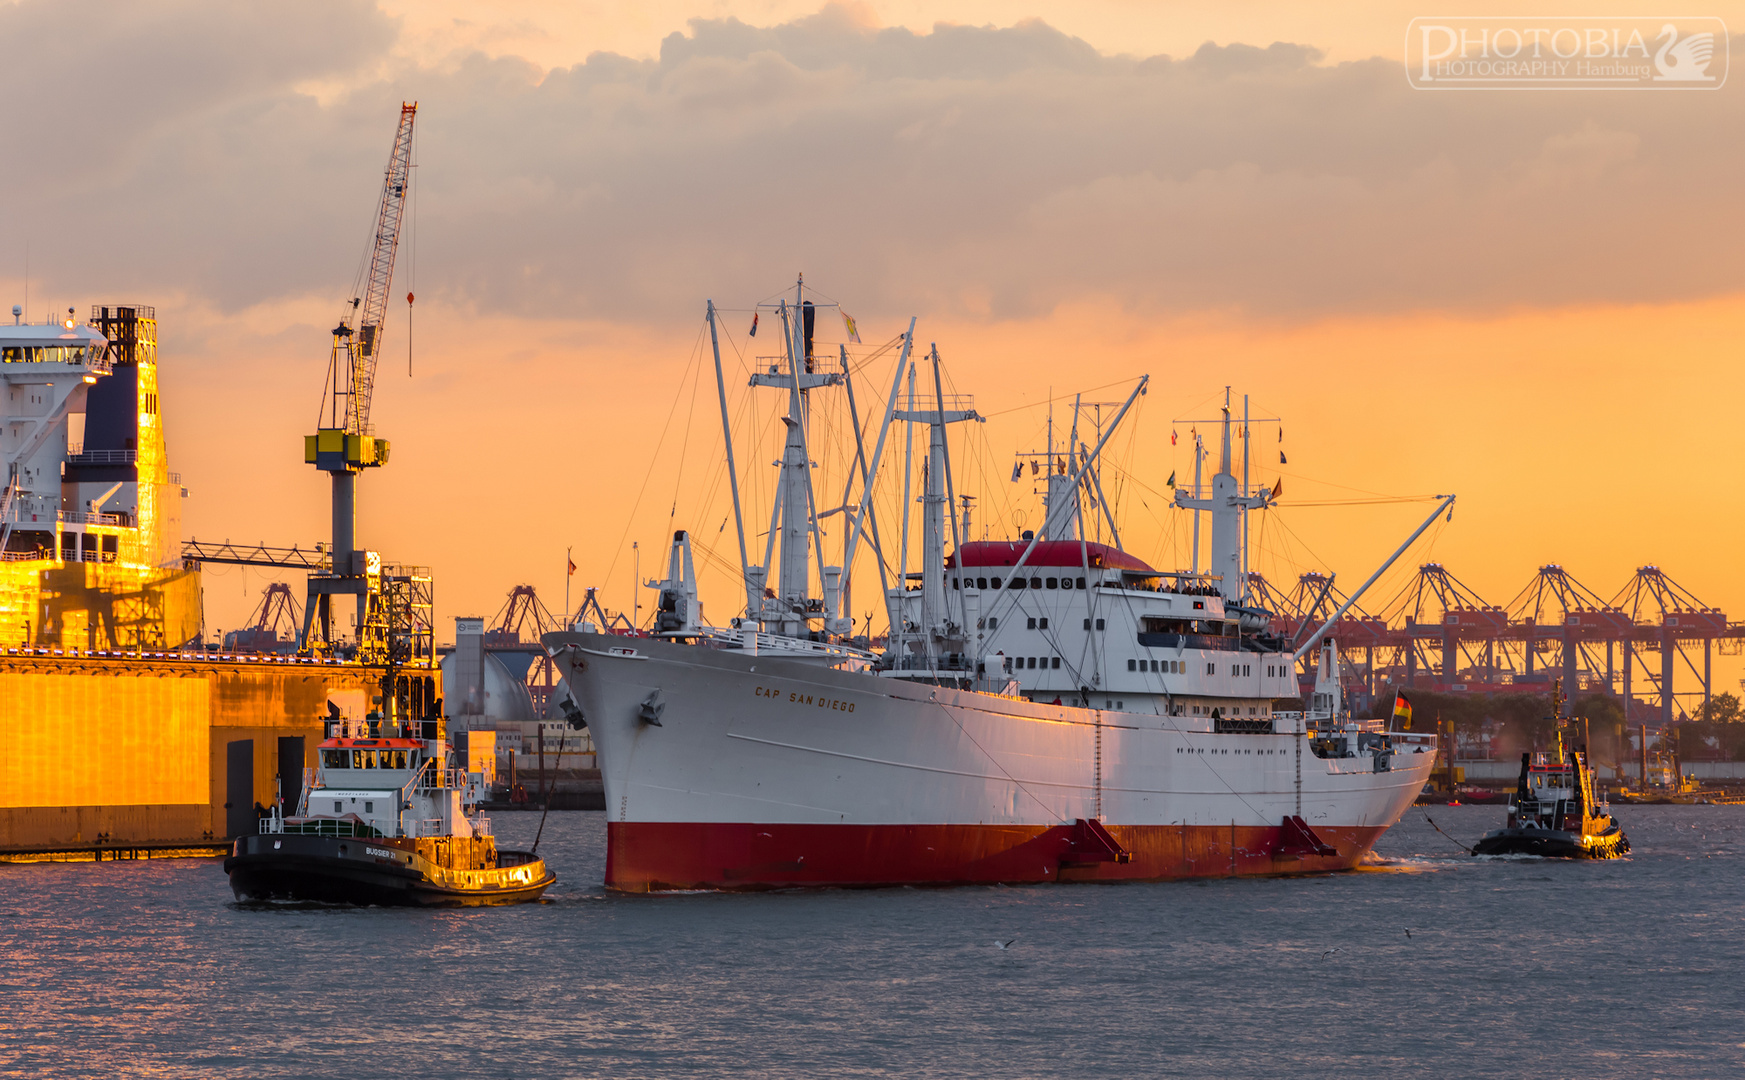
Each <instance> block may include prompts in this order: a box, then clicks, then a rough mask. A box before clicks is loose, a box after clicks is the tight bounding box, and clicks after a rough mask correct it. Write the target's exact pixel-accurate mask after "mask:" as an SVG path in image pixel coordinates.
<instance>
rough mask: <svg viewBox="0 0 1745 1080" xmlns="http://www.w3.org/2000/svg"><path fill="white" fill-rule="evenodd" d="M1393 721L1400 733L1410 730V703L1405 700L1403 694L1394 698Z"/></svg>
mask: <svg viewBox="0 0 1745 1080" xmlns="http://www.w3.org/2000/svg"><path fill="white" fill-rule="evenodd" d="M1394 720H1395V721H1396V722H1397V723H1398V724H1399V726H1400V727H1399V729H1400V730H1401V731H1410V730H1412V703H1411V702H1410V701H1407V700H1406V695H1405V694H1399V695H1397V696H1396V697H1395V698H1394Z"/></svg>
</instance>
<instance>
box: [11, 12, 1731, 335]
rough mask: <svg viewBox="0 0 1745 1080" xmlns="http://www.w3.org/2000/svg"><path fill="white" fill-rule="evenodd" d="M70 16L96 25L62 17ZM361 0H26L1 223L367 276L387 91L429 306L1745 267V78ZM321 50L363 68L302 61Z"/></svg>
mask: <svg viewBox="0 0 1745 1080" xmlns="http://www.w3.org/2000/svg"><path fill="white" fill-rule="evenodd" d="M74 26H76V27H77V28H78V32H77V33H76V34H75V33H73V32H72V31H71V29H70V28H71V27H74ZM398 33H399V28H398V25H397V24H396V23H395V22H394V21H393V20H391V19H388V18H386V17H385V16H383V15H381V14H380V13H379V12H377V11H376V10H375V9H373V8H372V7H370V6H369V5H367V4H362V3H346V2H342V0H329V2H327V3H322V4H295V5H282V6H270V5H242V6H236V5H224V4H216V3H214V4H201V3H193V2H188V3H173V4H172V3H166V4H159V5H146V6H109V5H102V4H94V3H90V2H88V0H86V2H84V3H81V4H79V5H76V6H69V5H67V4H52V5H51V4H47V3H40V2H37V3H24V4H21V5H18V6H15V7H10V8H5V9H0V34H3V35H4V36H5V37H6V39H7V40H13V41H19V40H30V41H33V42H35V41H40V42H42V46H41V47H33V48H31V49H28V50H20V51H18V54H17V55H16V56H15V58H14V62H13V64H12V65H11V66H10V67H9V68H8V71H7V72H6V73H5V74H4V76H0V78H3V79H4V80H5V82H4V83H3V84H0V85H4V86H5V88H6V90H7V93H8V97H9V99H10V100H13V101H15V102H18V103H19V104H18V108H17V110H16V115H15V126H14V130H15V131H17V132H19V134H18V135H17V136H16V137H17V138H18V139H19V140H20V146H21V148H23V149H25V150H27V151H28V152H26V153H23V154H18V155H14V156H13V159H14V160H15V161H17V160H22V161H29V162H31V165H30V167H27V168H12V169H8V170H7V171H6V174H5V176H4V177H3V178H0V195H3V196H4V199H5V202H6V204H7V205H8V206H9V207H10V208H11V212H10V213H9V214H7V215H6V217H5V219H4V220H3V221H0V243H4V244H8V245H10V246H11V247H13V248H14V250H16V249H18V248H20V247H21V246H22V244H23V243H24V242H25V241H26V240H28V241H29V243H30V244H31V250H32V253H33V255H32V257H33V260H34V261H35V263H36V265H37V266H38V267H39V268H40V269H39V271H38V272H39V273H40V274H45V275H47V276H48V277H49V278H51V279H52V280H53V282H54V286H53V287H54V288H55V289H58V290H59V291H60V292H66V291H69V290H72V289H83V290H88V289H106V290H110V294H111V295H114V294H117V293H120V292H125V293H127V294H128V295H137V296H140V297H142V298H146V299H149V298H151V297H152V296H154V295H163V294H166V293H173V294H176V295H185V296H188V297H191V298H196V299H197V300H198V301H199V302H201V303H203V304H209V305H211V306H213V307H215V308H216V309H218V310H221V311H241V310H244V309H248V308H250V307H252V306H255V305H261V304H268V303H273V302H276V301H281V300H284V299H286V298H289V297H297V296H308V295H328V296H332V297H333V298H334V299H335V301H336V302H337V301H338V300H341V299H343V297H342V296H341V294H342V293H343V292H344V291H345V289H346V287H347V285H348V283H349V281H350V275H351V272H352V270H353V268H354V266H355V262H356V259H357V257H358V253H359V251H360V250H361V248H362V246H363V243H364V241H365V239H366V237H367V229H368V224H369V222H368V214H369V211H370V210H371V208H372V207H373V204H374V197H375V190H374V183H375V181H376V178H377V177H378V176H379V175H380V170H381V168H382V165H383V163H384V161H385V158H386V153H387V145H388V139H389V135H390V133H391V131H392V126H393V121H394V107H395V106H396V105H397V104H398V103H399V101H400V100H402V99H407V100H412V99H416V100H418V101H419V102H420V104H421V109H420V113H419V127H420V134H419V166H420V167H419V172H418V192H419V195H418V211H417V229H418V273H419V294H420V297H421V301H423V300H425V299H428V301H429V302H433V303H444V304H449V305H454V306H458V307H461V308H464V309H467V310H475V311H479V312H489V313H493V314H515V315H519V316H525V317H538V316H569V317H586V318H608V319H625V320H637V319H650V318H657V319H658V318H666V317H669V316H671V315H672V314H673V313H675V312H679V311H682V312H686V313H690V312H693V311H694V310H695V308H696V307H697V306H698V305H699V304H700V302H701V299H702V298H703V297H704V296H709V295H714V296H716V297H717V298H718V299H721V300H723V301H726V302H731V301H744V300H749V299H753V298H756V297H758V296H761V295H762V294H764V293H765V292H769V291H773V290H774V289H775V288H778V287H780V286H781V284H782V283H783V282H785V281H789V280H791V279H792V275H793V273H794V272H795V271H797V270H804V271H805V272H806V273H807V274H808V278H809V279H810V280H812V281H814V282H816V283H818V284H819V285H820V287H823V288H825V289H826V291H827V292H829V293H830V294H832V295H834V296H836V297H838V298H839V299H842V300H843V301H845V302H847V303H848V304H849V305H850V307H851V309H854V310H857V311H862V312H865V313H868V314H873V313H882V314H885V315H888V316H891V317H896V316H898V315H901V314H907V313H909V312H918V313H921V314H923V315H942V316H953V315H972V316H983V317H993V318H1003V317H1033V316H1036V315H1038V314H1044V313H1046V312H1047V311H1049V310H1051V309H1052V308H1054V307H1055V306H1056V305H1059V304H1061V303H1065V302H1071V301H1075V300H1079V299H1084V298H1098V297H1100V298H1113V299H1114V300H1116V301H1118V302H1119V303H1120V304H1122V305H1123V306H1125V307H1127V308H1129V309H1131V310H1134V311H1138V312H1142V313H1144V312H1154V313H1179V312H1186V311H1196V310H1220V311H1235V312H1239V313H1242V314H1244V315H1246V316H1249V317H1254V318H1266V319H1286V320H1291V319H1306V318H1316V317H1321V316H1324V315H1327V314H1349V313H1376V312H1379V313H1387V312H1395V311H1401V310H1418V309H1440V310H1456V311H1458V310H1473V309H1493V308H1497V307H1510V306H1518V305H1525V306H1533V305H1564V304H1580V303H1607V302H1636V301H1661V300H1669V299H1686V298H1695V297H1700V296H1705V295H1713V294H1718V293H1722V292H1728V291H1732V290H1736V289H1738V288H1739V287H1740V285H1741V281H1740V274H1741V271H1740V269H1739V267H1738V266H1737V265H1736V260H1731V259H1730V258H1728V257H1727V256H1728V255H1729V254H1730V253H1729V252H1728V251H1727V249H1726V248H1724V247H1723V246H1722V245H1719V244H1716V243H1714V242H1712V240H1708V239H1706V238H1710V237H1715V236H1720V235H1729V234H1730V233H1731V232H1733V231H1735V230H1737V228H1738V227H1739V224H1740V221H1739V214H1740V211H1739V210H1738V209H1737V208H1736V207H1735V203H1736V200H1735V199H1733V198H1732V189H1733V188H1734V187H1735V186H1736V184H1735V183H1734V178H1735V177H1736V176H1737V175H1738V172H1739V169H1740V165H1741V160H1740V152H1739V149H1738V146H1737V140H1733V139H1730V138H1725V137H1722V133H1726V132H1731V131H1734V130H1737V128H1738V125H1739V122H1740V120H1741V117H1740V115H1739V113H1740V109H1739V106H1738V104H1737V97H1738V95H1737V93H1736V92H1734V91H1732V90H1722V91H1718V92H1713V93H1686V94H1664V93H1655V92H1640V91H1639V92H1616V93H1600V92H1573V91H1571V92H1531V91H1517V92H1503V93H1483V92H1448V93H1421V92H1415V91H1412V90H1411V89H1409V88H1408V87H1407V86H1406V84H1405V79H1404V77H1403V75H1402V73H1401V71H1400V68H1399V66H1398V64H1397V62H1392V61H1384V60H1379V59H1376V60H1368V61H1361V62H1353V63H1344V64H1336V65H1329V64H1326V63H1324V62H1323V59H1322V56H1323V54H1322V53H1321V52H1320V51H1319V50H1318V49H1317V48H1315V47H1313V46H1312V45H1308V44H1289V43H1272V44H1268V45H1264V46H1260V45H1250V44H1241V43H1235V44H1226V45H1216V44H1212V43H1208V44H1206V45H1204V46H1203V47H1201V48H1200V49H1198V50H1197V51H1195V52H1194V53H1193V54H1192V55H1189V56H1184V57H1180V58H1171V57H1132V56H1117V55H1107V54H1103V53H1100V52H1098V51H1097V50H1096V49H1094V48H1092V47H1091V46H1089V45H1088V44H1086V43H1085V42H1083V41H1081V40H1078V39H1076V38H1073V37H1070V36H1068V35H1066V34H1063V33H1061V32H1059V31H1057V30H1055V29H1053V28H1051V27H1049V26H1047V25H1046V24H1044V23H1041V22H1037V21H1028V22H1022V23H1019V24H1017V25H1015V26H1009V27H991V26H986V27H973V26H952V25H940V26H937V27H935V28H934V29H933V30H932V31H931V32H929V33H914V32H911V31H909V30H906V29H901V28H885V27H879V26H877V25H875V24H874V23H873V21H872V20H871V19H870V18H869V17H868V16H867V14H866V13H865V12H864V11H863V10H861V9H858V8H854V7H848V6H839V5H832V6H828V7H825V8H824V9H822V10H821V11H819V12H818V13H817V14H814V15H811V16H807V17H804V18H800V19H796V20H793V21H791V22H787V23H783V24H780V25H776V26H769V27H758V26H752V25H749V24H747V23H745V22H742V21H740V20H738V19H736V18H722V19H698V20H693V21H692V22H691V23H690V24H689V26H688V28H687V29H686V30H685V31H684V32H682V33H678V32H676V33H674V34H672V35H670V36H669V37H667V38H666V39H665V40H664V41H663V42H662V45H661V49H660V54H659V56H658V57H657V58H655V59H650V60H632V59H628V58H625V57H622V56H617V55H613V54H606V53H596V54H594V55H592V56H589V57H586V58H584V59H581V60H579V61H578V62H577V63H575V64H574V65H572V66H569V67H565V68H558V69H553V70H544V69H541V68H538V67H536V66H534V65H532V64H529V63H526V62H524V61H520V60H517V59H514V58H496V59H492V58H487V57H485V56H483V55H471V56H461V57H441V58H430V59H428V60H423V61H417V62H414V61H406V62H404V63H402V64H399V65H398V66H393V67H390V68H388V69H386V70H384V68H383V65H384V60H383V57H384V56H387V55H389V54H390V52H391V46H392V44H393V43H394V41H395V39H396V35H397V34H398ZM315 84H331V85H341V84H342V85H346V86H349V87H351V89H349V90H347V91H346V92H344V93H341V94H338V95H336V96H332V97H326V96H323V97H320V98H318V97H317V96H315V95H314V94H313V93H312V91H311V89H310V87H311V86H312V85H315Z"/></svg>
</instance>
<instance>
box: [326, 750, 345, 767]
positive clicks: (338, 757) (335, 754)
mask: <svg viewBox="0 0 1745 1080" xmlns="http://www.w3.org/2000/svg"><path fill="white" fill-rule="evenodd" d="M321 764H322V767H324V768H328V769H348V768H350V767H351V755H350V754H348V753H346V752H345V751H344V750H323V751H321Z"/></svg>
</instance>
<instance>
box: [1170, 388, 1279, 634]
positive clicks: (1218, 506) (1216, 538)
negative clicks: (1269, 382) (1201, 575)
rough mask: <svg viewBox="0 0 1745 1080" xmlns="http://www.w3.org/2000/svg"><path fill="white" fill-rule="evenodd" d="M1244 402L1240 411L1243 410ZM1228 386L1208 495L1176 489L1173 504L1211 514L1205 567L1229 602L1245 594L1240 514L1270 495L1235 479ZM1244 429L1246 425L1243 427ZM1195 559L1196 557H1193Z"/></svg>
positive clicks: (1269, 500) (1262, 505)
mask: <svg viewBox="0 0 1745 1080" xmlns="http://www.w3.org/2000/svg"><path fill="white" fill-rule="evenodd" d="M1246 411H1247V410H1246V406H1245V407H1244V412H1246ZM1230 419H1231V418H1230V388H1229V387H1225V388H1224V408H1223V418H1222V421H1221V422H1222V424H1223V439H1222V444H1221V445H1220V447H1219V452H1218V472H1217V475H1215V476H1213V477H1212V494H1211V497H1210V498H1205V499H1202V498H1196V497H1195V496H1192V495H1188V494H1187V493H1186V492H1183V491H1179V490H1178V491H1177V492H1176V495H1175V504H1176V505H1177V506H1179V507H1181V508H1183V509H1186V510H1209V511H1211V514H1212V551H1211V559H1210V562H1209V565H1208V566H1207V570H1208V571H1209V572H1210V573H1211V574H1212V575H1213V576H1215V577H1216V578H1217V579H1218V592H1219V593H1220V594H1222V595H1223V597H1224V599H1225V600H1226V601H1227V602H1229V603H1232V604H1240V603H1242V602H1243V599H1244V597H1245V596H1246V595H1247V592H1248V588H1247V582H1246V581H1245V580H1244V579H1243V574H1242V554H1243V553H1242V546H1243V545H1242V529H1243V524H1244V522H1245V520H1246V519H1245V517H1244V515H1245V514H1246V513H1247V511H1249V510H1254V509H1264V508H1265V507H1267V506H1269V505H1271V503H1272V496H1271V494H1270V493H1268V492H1267V491H1265V490H1260V491H1256V492H1252V493H1249V492H1245V491H1244V488H1245V486H1246V485H1245V484H1244V483H1242V482H1240V481H1238V480H1237V479H1236V476H1235V473H1234V470H1233V469H1232V464H1233V461H1232V453H1231V451H1232V449H1233V448H1232V447H1231V445H1230ZM1245 430H1246V427H1245ZM1243 457H1244V460H1243V473H1244V474H1245V475H1246V473H1247V471H1248V469H1247V451H1246V449H1245V450H1244V451H1243ZM1195 473H1196V476H1195V485H1194V486H1195V488H1196V491H1197V489H1198V487H1199V482H1198V481H1199V478H1198V475H1197V473H1198V467H1197V463H1196V468H1195ZM1195 561H1196V563H1197V562H1198V559H1197V557H1196V560H1195Z"/></svg>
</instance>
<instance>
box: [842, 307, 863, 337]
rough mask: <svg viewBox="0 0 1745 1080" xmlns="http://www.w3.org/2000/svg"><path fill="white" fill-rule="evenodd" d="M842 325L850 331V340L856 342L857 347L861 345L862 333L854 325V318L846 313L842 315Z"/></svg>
mask: <svg viewBox="0 0 1745 1080" xmlns="http://www.w3.org/2000/svg"><path fill="white" fill-rule="evenodd" d="M842 325H843V326H844V327H846V328H847V330H848V340H850V341H852V342H854V343H855V344H856V345H859V344H860V331H859V330H858V329H856V327H855V325H854V316H853V315H850V314H849V313H848V312H846V311H844V312H843V313H842Z"/></svg>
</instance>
